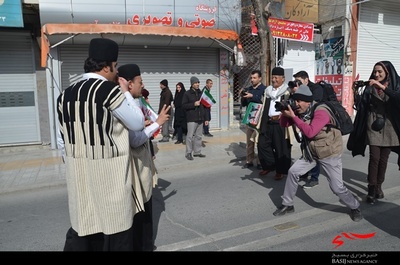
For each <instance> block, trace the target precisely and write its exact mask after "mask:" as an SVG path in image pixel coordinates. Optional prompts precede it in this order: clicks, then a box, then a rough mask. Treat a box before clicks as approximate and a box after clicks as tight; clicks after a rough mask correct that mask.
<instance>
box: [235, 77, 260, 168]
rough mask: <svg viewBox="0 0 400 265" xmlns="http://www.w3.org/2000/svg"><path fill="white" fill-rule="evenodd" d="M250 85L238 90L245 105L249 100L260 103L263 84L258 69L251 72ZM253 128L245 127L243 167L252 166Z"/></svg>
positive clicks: (258, 161)
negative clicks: (244, 159)
mask: <svg viewBox="0 0 400 265" xmlns="http://www.w3.org/2000/svg"><path fill="white" fill-rule="evenodd" d="M250 77H251V79H250V82H251V86H249V87H248V88H245V89H241V90H240V96H241V100H242V105H243V106H247V105H248V104H249V103H250V102H254V103H260V104H261V103H262V97H263V95H264V91H265V85H264V84H263V83H262V76H261V71H260V70H254V71H252V72H251V76H250ZM254 134H255V130H254V128H251V127H249V126H247V128H246V164H244V165H243V168H250V167H253V166H254V164H253V161H254V158H255V157H256V154H255V150H254V149H255V146H256V145H255V142H254ZM257 169H261V165H260V160H259V158H258V157H257Z"/></svg>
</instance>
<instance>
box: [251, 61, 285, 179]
mask: <svg viewBox="0 0 400 265" xmlns="http://www.w3.org/2000/svg"><path fill="white" fill-rule="evenodd" d="M271 80H272V85H270V86H268V87H267V88H266V89H265V92H264V98H263V106H262V109H261V117H260V121H259V123H258V124H257V129H258V134H257V138H256V139H257V148H258V149H257V150H258V155H259V159H260V163H261V167H262V171H261V172H260V173H259V175H260V176H265V175H267V174H268V173H270V172H271V171H276V174H275V180H281V179H283V178H284V176H285V175H286V174H287V172H288V170H289V167H290V164H291V162H292V161H291V154H290V148H291V143H290V136H289V130H288V129H287V128H283V127H281V126H279V120H280V117H281V115H280V114H281V112H280V110H279V109H278V110H277V109H276V108H275V106H276V105H275V104H276V102H285V100H287V99H288V98H289V95H290V94H289V91H288V89H287V85H286V84H285V83H284V82H285V70H284V69H283V68H282V67H275V68H273V69H272V78H271ZM278 104H279V103H278ZM283 104H284V103H283Z"/></svg>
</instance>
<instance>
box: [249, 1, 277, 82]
mask: <svg viewBox="0 0 400 265" xmlns="http://www.w3.org/2000/svg"><path fill="white" fill-rule="evenodd" d="M270 2H271V1H263V0H251V3H252V5H253V9H254V14H255V16H256V18H255V19H256V22H257V27H258V34H259V36H260V46H261V49H260V71H261V73H262V74H263V80H262V81H263V83H264V84H265V85H268V84H270V81H271V80H270V79H271V76H270V73H271V68H273V67H275V58H276V55H275V47H274V40H273V37H272V35H271V32H270V29H269V25H268V18H269V17H270V15H271V13H270V11H269V6H270Z"/></svg>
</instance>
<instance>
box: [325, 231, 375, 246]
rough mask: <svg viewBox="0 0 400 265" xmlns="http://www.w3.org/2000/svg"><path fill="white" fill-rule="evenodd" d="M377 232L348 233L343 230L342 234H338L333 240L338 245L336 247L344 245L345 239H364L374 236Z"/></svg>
mask: <svg viewBox="0 0 400 265" xmlns="http://www.w3.org/2000/svg"><path fill="white" fill-rule="evenodd" d="M375 234H376V232H374V233H369V234H356V233H346V232H342V233H341V234H340V235H337V236H336V237H335V238H334V239H333V240H332V244H334V245H336V246H335V249H337V248H339V247H340V246H342V245H343V244H344V242H345V240H364V239H369V238H372V237H374V236H375Z"/></svg>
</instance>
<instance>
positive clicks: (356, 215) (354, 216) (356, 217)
mask: <svg viewBox="0 0 400 265" xmlns="http://www.w3.org/2000/svg"><path fill="white" fill-rule="evenodd" d="M350 218H351V220H353V221H354V222H359V221H361V220H362V219H363V216H362V214H361V211H360V209H358V208H357V209H352V210H351V212H350Z"/></svg>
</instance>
